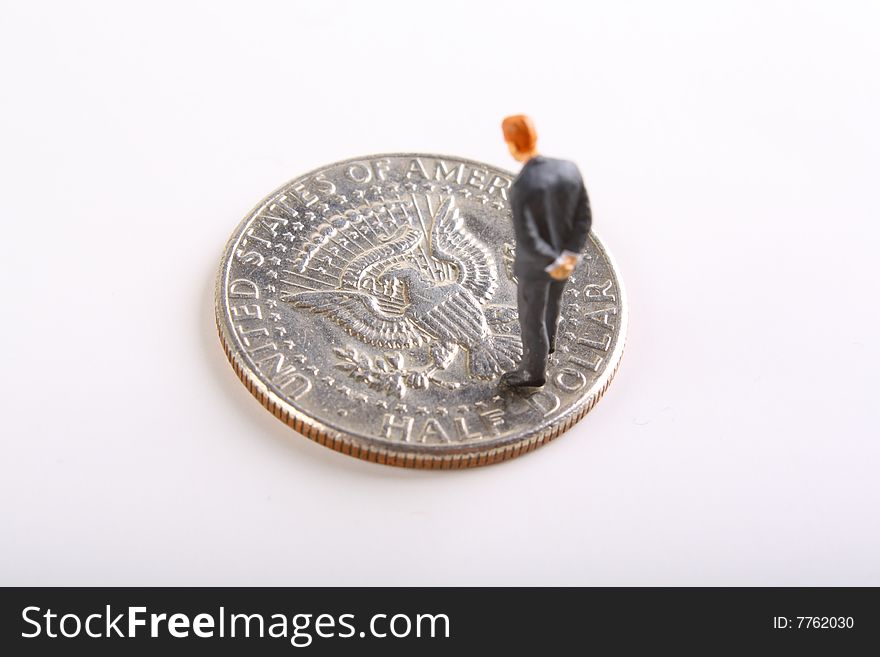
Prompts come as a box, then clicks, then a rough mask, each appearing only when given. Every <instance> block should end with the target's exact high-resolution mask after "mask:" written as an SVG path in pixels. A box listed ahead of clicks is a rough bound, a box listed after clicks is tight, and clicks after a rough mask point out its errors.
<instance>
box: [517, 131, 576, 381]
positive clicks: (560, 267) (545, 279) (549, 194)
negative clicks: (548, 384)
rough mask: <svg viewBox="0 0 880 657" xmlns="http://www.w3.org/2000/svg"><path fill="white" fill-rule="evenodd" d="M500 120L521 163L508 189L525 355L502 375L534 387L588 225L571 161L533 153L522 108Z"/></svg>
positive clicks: (542, 377)
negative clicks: (514, 237)
mask: <svg viewBox="0 0 880 657" xmlns="http://www.w3.org/2000/svg"><path fill="white" fill-rule="evenodd" d="M501 127H502V130H503V132H504V140H505V141H506V142H507V147H508V148H509V149H510V154H511V155H513V157H514V159H516V160H517V161H518V162H523V163H524V164H523V168H522V171H520V174H519V175H518V176H517V177H516V180H514V182H513V185H512V186H511V189H510V207H511V210H512V211H513V227H514V232H515V234H516V254H515V257H514V263H513V271H514V273H515V274H516V277H517V279H518V283H517V306H518V309H519V322H520V327H521V335H522V345H523V356H522V360H521V361H520V364H519V366H518V367H517V369H515V370H513V371H511V372H506V373H505V374H504V375H503V376H502V377H501V382H502V383H503V384H505V385H508V386H514V387H519V386H523V387H539V386H543V385H544V382H545V377H546V369H547V359H548V356H549V355H550V354H552V353H553V351H554V350H555V348H556V326H557V323H558V321H559V309H560V302H561V298H562V292H563V290H564V289H565V284H566V283H567V282H568V278H569V276H571V274H572V272H573V271H574V269H575V267H576V266H577V264H578V262H579V260H580V258H581V252H582V250H583V248H584V245H585V244H586V241H587V236H588V234H589V232H590V225H591V223H592V216H591V213H590V202H589V199H588V197H587V190H586V188H585V187H584V182H583V179H582V178H581V174H580V171H578V168H577V166H576V165H575V164H574V163H573V162H568V161H565V160H556V159H552V158H549V157H544V156H542V155H540V154H538V151H537V148H536V146H537V141H538V135H537V133H536V132H535V127H534V125H533V124H532V121H531V119H530V118H529V117H528V116H525V115H523V114H517V115H515V116H508V117H507V118H505V119H504V121H503V122H502V124H501Z"/></svg>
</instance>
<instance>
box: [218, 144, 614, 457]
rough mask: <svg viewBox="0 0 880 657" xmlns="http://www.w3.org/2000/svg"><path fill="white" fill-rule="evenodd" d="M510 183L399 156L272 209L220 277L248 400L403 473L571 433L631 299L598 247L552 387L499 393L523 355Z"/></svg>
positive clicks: (338, 170) (579, 286)
mask: <svg viewBox="0 0 880 657" xmlns="http://www.w3.org/2000/svg"><path fill="white" fill-rule="evenodd" d="M513 179H514V175H513V174H511V173H510V172H508V171H505V170H503V169H499V168H497V167H493V166H490V165H488V164H483V163H481V162H474V161H471V160H464V159H461V158H456V157H447V156H440V155H420V154H397V153H395V154H389V155H373V156H369V157H363V158H358V159H352V160H346V161H344V162H337V163H334V164H330V165H328V166H325V167H322V168H320V169H318V170H315V171H312V172H311V173H308V174H306V175H304V176H301V177H299V178H296V179H294V180H292V181H291V182H288V183H287V184H285V185H283V186H282V187H280V188H279V189H278V190H276V191H275V192H273V193H271V194H270V195H269V196H267V197H266V198H265V199H264V200H263V201H262V202H261V203H260V204H259V205H257V207H256V208H254V210H253V211H252V212H251V213H250V214H248V216H247V217H246V218H245V219H244V220H243V221H242V222H241V224H240V225H239V226H238V228H237V229H236V230H235V232H234V234H233V235H232V237H231V239H230V240H229V243H228V244H227V246H226V249H225V251H224V253H223V258H222V261H221V263H220V271H219V274H218V277H217V288H216V306H215V307H216V320H217V327H218V331H219V333H220V339H221V342H222V344H223V347H224V350H225V351H226V354H227V356H228V358H229V360H230V362H231V363H232V367H233V369H234V370H235V372H236V374H238V376H239V378H240V379H241V380H242V381H243V382H244V384H245V386H246V387H247V389H248V390H250V392H251V393H252V394H253V395H254V396H255V397H256V398H257V399H258V400H259V401H260V402H261V403H262V404H263V405H264V406H265V407H266V408H267V409H269V410H270V411H271V412H272V413H273V414H274V415H275V416H276V417H278V418H279V419H280V420H282V421H283V422H285V423H287V424H288V425H289V426H291V427H292V428H294V429H295V430H296V431H298V432H300V433H301V434H303V435H305V436H306V437H308V438H311V439H313V440H315V441H317V442H319V443H321V444H322V445H326V446H328V447H331V448H333V449H336V450H339V451H341V452H344V453H346V454H350V455H352V456H357V457H360V458H363V459H367V460H369V461H376V462H379V463H387V464H392V465H402V466H411V467H424V468H459V467H468V466H475V465H484V464H488V463H494V462H497V461H501V460H504V459H507V458H511V457H514V456H518V455H520V454H523V453H525V452H528V451H531V450H533V449H535V448H536V447H538V446H540V445H543V444H544V443H546V442H548V441H550V440H552V439H553V438H555V437H556V436H558V435H559V434H561V433H562V432H564V431H566V430H567V429H569V428H570V427H571V426H572V425H573V424H574V423H575V422H577V421H578V420H580V419H581V418H582V417H583V416H584V415H585V414H586V413H587V412H588V411H589V410H590V409H591V408H592V407H593V405H594V404H595V403H596V402H597V401H598V399H599V398H600V397H601V396H602V394H603V393H604V392H605V390H606V388H607V387H608V384H609V383H610V382H611V379H612V377H613V376H614V374H615V372H616V370H617V366H618V364H619V362H620V357H621V354H622V352H623V346H624V334H625V328H626V304H625V299H624V292H623V288H622V285H621V282H620V278H619V276H618V274H617V272H616V271H615V269H614V265H613V262H612V260H611V257H610V256H609V254H608V252H607V250H606V249H605V248H604V247H603V246H602V244H601V242H599V240H598V239H597V238H596V236H595V234H591V236H590V239H589V240H588V242H587V246H586V249H585V253H584V258H583V260H582V261H581V263H580V265H579V266H578V268H577V269H576V270H575V272H574V274H573V275H572V277H571V278H570V279H569V282H568V285H567V286H566V290H565V293H564V294H563V305H562V311H561V317H560V324H559V331H558V341H557V350H556V352H555V353H554V354H553V355H552V356H551V359H550V364H549V366H548V371H547V384H546V385H545V386H544V387H543V388H539V389H518V390H517V389H510V388H506V387H504V386H501V385H499V381H498V379H499V376H500V374H501V373H502V372H503V371H505V370H507V369H512V368H513V367H514V366H515V364H516V362H517V361H518V359H519V357H520V354H521V344H520V340H519V325H518V319H517V310H516V280H515V278H514V276H513V271H512V263H513V257H514V249H515V245H514V236H513V226H512V223H511V216H510V206H509V204H508V201H507V191H508V189H509V187H510V185H511V183H512V181H513Z"/></svg>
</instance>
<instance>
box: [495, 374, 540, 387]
mask: <svg viewBox="0 0 880 657" xmlns="http://www.w3.org/2000/svg"><path fill="white" fill-rule="evenodd" d="M544 383H546V381H545V380H544V377H543V376H541V377H537V376H534V375H532V374H529V373H528V372H527V371H525V370H514V371H513V372H505V373H504V374H502V375H501V384H502V385H505V386H510V387H511V388H540V387H541V386H542V385H544Z"/></svg>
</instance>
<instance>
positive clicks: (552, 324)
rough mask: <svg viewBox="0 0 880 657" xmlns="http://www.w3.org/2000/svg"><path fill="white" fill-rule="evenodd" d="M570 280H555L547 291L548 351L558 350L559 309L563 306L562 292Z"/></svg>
mask: <svg viewBox="0 0 880 657" xmlns="http://www.w3.org/2000/svg"><path fill="white" fill-rule="evenodd" d="M567 282H568V281H553V282H552V283H550V289H549V290H548V291H547V312H546V313H545V315H544V325H545V326H546V328H547V343H548V345H549V348H548V352H549V353H551V354H552V353H553V352H554V351H556V328H557V326H558V324H559V310H560V308H561V307H562V292H563V290H565V284H566V283H567Z"/></svg>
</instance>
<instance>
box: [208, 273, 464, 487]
mask: <svg viewBox="0 0 880 657" xmlns="http://www.w3.org/2000/svg"><path fill="white" fill-rule="evenodd" d="M216 274H217V272H216V269H214V268H212V269H211V270H210V271H209V272H208V274H207V276H206V280H205V283H204V286H203V287H202V289H201V291H200V299H199V303H198V307H200V308H203V312H200V313H198V315H197V317H198V320H197V321H198V326H197V327H196V330H197V331H198V334H199V335H198V338H199V340H198V341H199V343H200V344H201V345H202V349H203V355H204V361H205V367H207V368H208V369H209V370H210V371H209V372H208V378H210V379H211V381H213V382H214V383H215V385H216V387H217V388H218V392H219V395H220V396H219V397H218V399H222V400H223V403H226V404H228V405H230V406H233V407H235V409H236V410H237V411H239V412H241V413H242V414H243V415H246V416H249V417H250V418H251V419H252V421H253V424H254V429H255V432H254V433H259V435H260V437H261V438H265V439H266V440H270V441H272V442H273V443H275V444H276V446H280V447H281V448H282V449H283V451H284V452H285V453H287V454H289V455H290V456H291V457H296V458H297V459H301V458H307V459H309V460H310V461H312V462H313V463H314V464H315V465H317V466H320V467H326V468H328V469H333V471H334V474H336V475H338V474H340V473H350V474H351V475H354V476H357V477H367V478H370V479H372V478H377V477H381V478H383V479H388V478H389V477H390V478H394V479H401V480H408V481H413V480H415V481H429V480H430V481H433V480H435V479H436V478H444V477H445V478H454V477H456V476H466V475H467V473H469V472H470V473H473V472H474V471H473V470H454V471H432V470H418V469H412V468H400V467H394V466H387V465H382V464H379V463H370V462H368V461H364V460H362V459H356V458H353V457H351V456H346V455H344V454H340V453H339V452H336V451H333V450H331V449H328V448H326V447H322V446H320V445H318V444H317V443H314V442H313V441H311V440H309V439H308V438H306V437H305V436H303V435H301V434H300V433H298V432H296V431H294V430H293V429H291V428H290V427H288V426H287V425H286V424H283V423H282V422H281V421H279V420H278V419H277V418H276V417H275V416H273V415H272V414H271V413H269V412H268V411H266V410H265V409H264V408H263V407H262V406H261V405H260V403H259V402H258V401H257V400H256V399H254V397H252V396H251V394H250V393H249V392H248V391H247V389H246V388H245V387H244V385H242V383H241V381H239V380H238V377H237V376H236V375H235V372H234V371H233V370H232V367H231V366H230V364H229V361H228V360H227V359H226V355H225V354H224V353H223V348H222V346H221V345H220V340H219V338H218V336H217V327H216V324H215V321H214V286H215V283H216V280H215V277H216ZM218 403H220V401H218ZM242 439H243V440H253V439H254V436H253V435H251V434H248V435H247V436H242ZM450 480H451V479H450Z"/></svg>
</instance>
